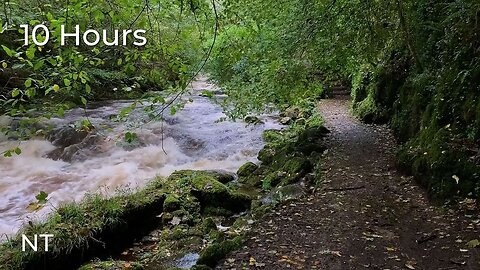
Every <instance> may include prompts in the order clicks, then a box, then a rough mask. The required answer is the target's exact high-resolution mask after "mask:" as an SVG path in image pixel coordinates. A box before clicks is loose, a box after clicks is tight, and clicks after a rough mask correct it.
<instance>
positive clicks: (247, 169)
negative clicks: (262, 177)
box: [237, 162, 258, 176]
mask: <svg viewBox="0 0 480 270" xmlns="http://www.w3.org/2000/svg"><path fill="white" fill-rule="evenodd" d="M257 168H258V165H257V164H255V163H253V162H247V163H245V164H243V165H242V166H241V167H240V168H239V169H238V171H237V175H238V176H249V175H252V174H253V173H254V172H255V170H257Z"/></svg>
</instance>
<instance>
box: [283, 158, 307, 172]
mask: <svg viewBox="0 0 480 270" xmlns="http://www.w3.org/2000/svg"><path fill="white" fill-rule="evenodd" d="M312 169H313V166H312V163H311V162H310V160H309V159H307V158H303V157H293V158H290V159H289V160H288V161H287V162H286V163H285V165H283V171H284V172H286V173H287V174H289V175H295V174H302V175H304V174H305V173H307V172H309V171H311V170H312Z"/></svg>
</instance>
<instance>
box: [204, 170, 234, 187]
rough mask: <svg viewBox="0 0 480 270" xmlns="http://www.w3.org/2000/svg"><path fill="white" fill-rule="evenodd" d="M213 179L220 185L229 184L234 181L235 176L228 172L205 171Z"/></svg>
mask: <svg viewBox="0 0 480 270" xmlns="http://www.w3.org/2000/svg"><path fill="white" fill-rule="evenodd" d="M205 172H207V173H209V174H210V175H212V176H213V177H215V179H217V181H218V182H220V183H222V184H226V183H230V182H232V181H233V180H235V176H234V175H233V174H231V173H229V172H224V171H205Z"/></svg>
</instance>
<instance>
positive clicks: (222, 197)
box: [167, 170, 251, 212]
mask: <svg viewBox="0 0 480 270" xmlns="http://www.w3.org/2000/svg"><path fill="white" fill-rule="evenodd" d="M167 182H169V184H170V185H173V188H175V189H177V191H180V193H181V194H191V195H193V196H194V197H196V198H197V199H198V201H199V202H200V205H201V207H202V209H205V208H207V207H208V208H212V207H214V208H215V207H217V208H224V209H226V210H229V211H232V212H241V211H244V210H246V209H248V207H249V206H250V202H251V198H250V197H249V196H247V195H244V194H241V193H238V192H235V191H233V190H231V189H230V188H228V187H227V186H225V185H224V184H222V183H221V182H220V181H218V180H217V178H216V175H215V174H212V173H211V172H208V171H194V170H182V171H176V172H174V173H172V174H171V175H170V176H169V177H168V179H167Z"/></svg>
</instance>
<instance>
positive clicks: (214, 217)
mask: <svg viewBox="0 0 480 270" xmlns="http://www.w3.org/2000/svg"><path fill="white" fill-rule="evenodd" d="M286 114H287V115H289V116H285V117H289V118H290V119H291V126H290V127H289V128H287V129H284V130H267V131H265V132H264V139H265V141H266V142H267V144H266V145H265V147H264V148H263V149H262V150H261V151H260V153H259V156H258V159H259V160H260V161H261V163H260V165H256V164H254V163H251V162H249V163H246V164H244V165H243V166H242V167H240V168H239V170H238V172H237V175H238V179H236V180H235V178H234V176H233V175H231V174H228V173H222V172H216V171H193V170H182V171H176V172H174V173H173V174H172V175H170V176H169V177H168V178H167V179H161V178H158V179H155V180H153V181H152V182H151V183H150V184H149V185H148V187H146V188H145V189H142V190H140V191H137V192H133V193H131V192H127V193H125V194H118V195H117V196H115V197H113V198H104V197H102V196H100V195H96V194H91V195H87V196H86V197H85V199H84V201H83V202H81V203H79V204H75V203H71V204H67V205H64V206H61V207H60V208H58V209H57V210H56V211H55V212H54V213H53V214H51V215H50V217H49V218H48V219H47V220H46V221H44V222H38V223H31V224H30V225H27V226H26V227H24V228H23V229H22V230H20V232H19V234H18V235H17V236H15V237H14V238H12V239H11V240H9V241H8V242H6V243H4V244H2V245H1V246H0V250H1V254H2V255H1V256H0V262H1V265H2V267H4V268H5V269H37V267H38V266H39V265H44V266H45V267H46V268H47V269H70V268H74V267H78V266H80V265H81V264H82V263H84V262H85V261H88V260H89V259H92V258H100V259H108V258H109V257H111V258H114V260H106V261H96V262H93V263H90V264H87V265H84V266H82V267H81V268H80V269H82V270H87V269H124V268H128V269H130V268H131V269H167V268H169V267H172V269H173V268H174V266H175V260H178V259H179V258H181V257H182V256H183V255H185V254H187V255H188V254H190V253H199V255H198V260H197V259H195V260H193V263H192V265H191V266H192V267H193V268H194V269H210V267H214V266H215V265H216V263H217V262H218V261H219V260H220V259H222V258H223V257H224V256H226V255H227V254H228V253H229V252H231V251H233V250H235V249H238V248H239V247H240V246H241V245H242V243H243V235H244V233H245V232H246V229H247V227H249V226H251V225H252V224H253V223H254V222H255V220H256V219H258V218H260V217H261V216H262V215H263V214H264V213H266V212H267V211H268V210H269V209H270V208H271V207H273V206H275V205H277V204H279V203H283V202H285V201H288V200H291V199H295V198H298V197H301V196H303V195H304V194H306V192H308V189H309V187H314V186H315V185H317V184H319V183H320V182H321V174H320V173H319V167H318V161H319V159H320V156H321V154H322V153H323V151H324V150H325V148H324V146H322V138H323V136H324V135H325V134H326V133H327V132H328V130H326V129H325V128H324V127H323V126H322V120H321V117H320V116H319V115H318V113H316V111H315V106H314V104H312V105H311V107H310V109H309V110H300V109H299V108H292V109H290V110H287V111H286ZM222 224H223V225H222ZM222 227H223V228H224V229H221V228H222ZM43 231H48V232H50V233H52V234H54V235H55V238H54V240H53V241H52V242H51V247H50V248H51V250H52V252H45V251H40V252H33V251H27V252H22V251H21V237H20V234H25V235H33V234H35V233H40V232H43ZM132 242H136V244H135V245H134V247H137V248H136V249H127V247H129V245H131V243H132ZM125 249H126V251H124V250H125ZM122 258H125V260H122ZM126 258H128V260H127V259H126Z"/></svg>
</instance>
